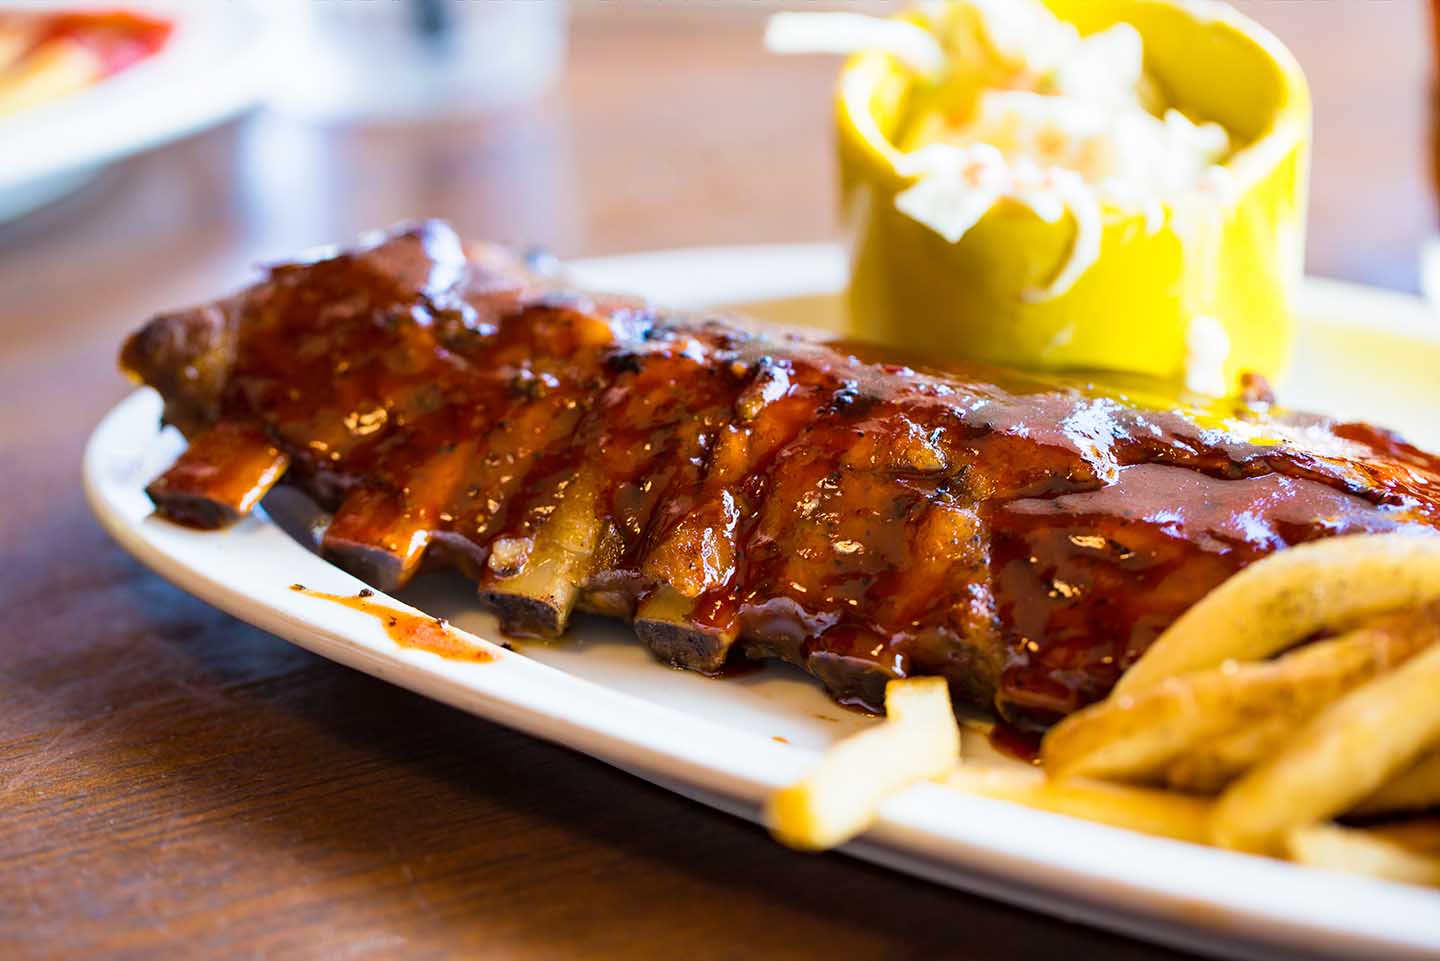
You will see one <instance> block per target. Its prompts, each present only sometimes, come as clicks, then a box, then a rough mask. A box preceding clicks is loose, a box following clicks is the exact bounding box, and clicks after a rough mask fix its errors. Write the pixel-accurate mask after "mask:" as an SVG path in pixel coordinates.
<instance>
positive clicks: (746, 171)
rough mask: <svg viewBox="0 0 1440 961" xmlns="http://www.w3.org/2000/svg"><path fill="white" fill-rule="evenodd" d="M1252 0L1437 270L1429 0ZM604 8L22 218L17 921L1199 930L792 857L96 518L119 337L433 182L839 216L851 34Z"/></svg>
mask: <svg viewBox="0 0 1440 961" xmlns="http://www.w3.org/2000/svg"><path fill="white" fill-rule="evenodd" d="M1241 6H1242V7H1244V8H1245V9H1246V10H1247V11H1248V12H1251V13H1253V14H1255V15H1256V16H1259V17H1261V18H1262V19H1264V20H1266V21H1267V22H1269V23H1271V24H1272V25H1273V26H1274V27H1275V29H1276V30H1277V31H1279V32H1280V33H1281V34H1282V35H1283V36H1285V37H1286V38H1287V39H1288V40H1290V41H1291V42H1292V44H1293V45H1294V46H1295V47H1296V49H1297V52H1298V53H1299V55H1300V56H1301V58H1302V60H1304V61H1305V62H1306V63H1307V65H1308V66H1309V67H1310V71H1311V78H1312V82H1313V84H1314V87H1315V93H1316V99H1317V104H1318V110H1319V120H1318V124H1317V129H1318V135H1319V148H1320V155H1319V157H1318V159H1317V161H1316V164H1315V190H1316V202H1315V207H1314V217H1313V221H1312V244H1311V253H1312V260H1311V263H1312V267H1313V268H1314V269H1316V270H1318V271H1319V272H1322V273H1328V274H1333V275H1338V276H1343V277H1347V278H1350V279H1357V280H1367V281H1372V282H1381V283H1387V284H1389V285H1391V286H1396V287H1401V288H1406V287H1413V286H1414V285H1415V276H1416V275H1415V267H1414V263H1415V259H1414V255H1415V250H1416V249H1417V247H1418V245H1419V242H1420V240H1421V239H1422V237H1423V236H1424V235H1425V234H1426V233H1427V232H1428V230H1429V227H1430V223H1431V215H1430V212H1429V211H1430V207H1429V199H1428V194H1427V191H1426V189H1425V183H1424V175H1423V171H1424V169H1425V158H1424V154H1423V151H1422V149H1421V148H1422V144H1423V142H1424V136H1425V133H1424V132H1425V119H1424V113H1423V110H1424V106H1425V103H1426V93H1425V90H1426V86H1425V85H1426V83H1427V79H1426V78H1427V75H1428V66H1427V63H1428V60H1427V54H1426V51H1425V49H1424V46H1423V39H1424V30H1423V26H1424V22H1423V19H1422V8H1421V5H1420V3H1419V2H1418V0H1386V2H1374V0H1366V2H1361V0H1337V2H1333V3H1332V2H1327V3H1319V2H1315V3H1310V2H1280V0H1242V3H1241ZM597 10H598V12H596V11H595V10H586V11H582V12H581V14H580V15H579V16H577V18H576V24H575V35H574V44H573V46H574V51H573V57H572V63H571V66H570V70H569V73H568V75H567V77H566V78H565V80H564V82H563V83H562V85H561V86H560V88H559V89H558V90H556V91H554V92H553V93H552V94H550V95H548V96H547V97H546V98H545V99H544V101H543V102H542V103H540V104H538V105H535V106H531V107H527V108H525V109H518V110H510V111H507V112H503V113H500V114H496V115H491V116H485V117H476V118H471V119H468V120H455V121H447V122H445V123H436V124H431V125H424V126H418V127H417V126H413V125H411V126H389V127H386V126H372V127H348V128H323V129H322V128H314V127H308V126H305V125H303V124H301V123H299V122H296V121H293V120H289V119H286V118H283V117H277V116H270V115H261V116H254V117H251V118H248V119H246V120H244V121H242V122H239V123H236V124H233V125H230V126H229V127H226V128H224V129H222V130H219V131H216V132H213V133H211V134H208V135H205V136H203V137H201V138H198V139H196V140H192V141H190V142H187V143H183V144H179V145H176V146H174V147H171V148H167V149H165V150H162V151H159V152H157V153H154V154H152V155H149V156H146V157H143V158H139V159H137V160H134V161H131V162H127V163H125V164H123V165H121V166H120V167H118V168H117V169H115V170H112V171H110V172H108V173H107V174H106V175H104V176H103V177H102V178H101V179H100V180H99V181H98V182H97V183H96V184H95V185H93V186H92V187H90V188H89V189H87V190H86V191H85V192H83V193H82V194H80V195H78V196H77V197H74V198H72V199H70V200H68V201H66V202H64V203H62V204H60V205H58V206H56V207H54V208H52V209H49V210H46V211H43V212H41V213H39V214H36V215H34V216H32V217H30V218H28V219H27V220H25V221H22V222H20V223H18V224H14V225H10V226H8V227H5V228H0V329H3V330H4V332H5V334H6V338H5V341H4V343H3V346H0V463H3V464H4V465H5V466H4V469H3V475H0V476H3V478H4V481H5V494H6V497H5V498H4V500H3V501H0V571H3V573H0V610H3V612H4V615H5V616H4V621H3V624H4V627H3V629H0V957H5V958H27V959H28V958H66V959H68V958H84V959H86V961H98V959H125V958H195V957H205V958H212V959H228V958H237V959H238V958H388V957H405V958H413V959H425V958H446V957H458V956H479V957H506V958H525V959H529V958H537V959H538V958H575V957H583V958H651V957H653V958H672V957H685V958H742V957H743V958H746V959H764V958H787V957H845V958H909V957H914V958H922V957H924V958H931V957H950V956H956V955H963V956H964V957H967V958H971V959H976V961H984V959H990V958H994V959H1002V958H1003V959H1005V961H1016V959H1027V958H1035V959H1052V958H1055V957H1059V956H1084V957H1106V958H1160V957H1172V956H1174V955H1172V954H1171V953H1169V952H1166V951H1163V950H1161V949H1157V948H1152V947H1148V946H1144V945H1141V944H1139V943H1136V942H1131V941H1127V940H1124V939H1120V938H1115V937H1111V936H1108V935H1104V934H1101V933H1097V932H1094V931H1090V930H1088V929H1084V928H1080V927H1076V926H1073V925H1069V924H1066V923H1064V922H1061V921H1056V920H1052V919H1048V918H1045V917H1041V916H1038V915H1030V914H1026V913H1024V912H1021V911H1017V910H1013V909H1009V908H1005V907H1001V906H999V905H996V904H994V903H991V902H988V901H983V900H979V899H975V898H971V897H968V896H965V895H962V894H959V893H956V892H952V891H948V890H944V889H941V888H937V887H933V886H930V885H926V884H924V883H921V882H918V881H913V880H910V879H907V878H903V877H899V876H896V875H892V874H889V873H887V872H884V871H881V870H878V869H873V868H870V867H867V866H864V865H861V864H858V863H855V862H852V861H850V860H847V859H845V858H841V857H838V856H822V857H811V856H800V855H795V854H791V853H789V852H787V851H784V850H782V849H780V848H778V847H777V846H775V845H774V844H773V843H771V842H770V841H769V840H768V839H767V838H766V837H765V836H764V835H763V833H762V832H760V831H759V830H757V829H755V828H753V827H751V826H748V825H746V824H743V823H741V822H738V821H736V820H733V819H731V818H728V817H726V816H723V815H720V814H716V813H713V812H711V811H708V810H706V809H704V808H701V807H699V806H696V805H694V804H692V803H690V802H687V801H683V800H680V799H678V798H675V797H673V796H670V795H668V794H666V793H664V792H662V791H659V790H657V789H655V788H652V787H649V786H647V785H645V784H644V783H642V782H640V781H638V780H635V779H634V778H631V777H629V776H628V775H625V774H622V773H619V772H617V771H614V770H611V769H609V768H607V767H605V766H603V765H600V764H598V763H596V762H593V761H590V760H588V759H585V758H582V757H579V756H576V755H574V754H572V753H570V752H568V751H566V750H563V749H560V748H557V747H554V746H550V745H547V744H543V743H540V742H537V741H533V740H530V739H528V738H526V737H523V736H521V735H517V734H514V733H511V732H508V731H506V730H504V729H501V728H498V727H495V726H493V725H490V724H487V723H485V722H482V721H478V720H476V719H474V718H471V717H468V716H466V715H463V714H460V713H457V712H455V711H452V710H450V709H447V708H444V707H441V706H439V705H436V704H433V703H430V702H427V701H425V700H423V699H421V698H418V697H415V696H413V695H410V694H407V693H405V692H403V691H400V690H397V689H395V688H391V687H389V686H387V685H385V684H382V683H380V682H378V681H374V680H372V679H370V678H367V677H365V676H362V675H360V674H357V673H355V672H352V671H349V670H347V669H344V668H341V667H338V666H336V665H333V664H330V663H328V662H325V661H322V660H319V659H317V658H314V657H312V656H311V655H309V654H307V653H305V652H303V651H300V650H298V649H296V648H293V647H291V646H290V645H288V644H285V643H283V642H281V641H279V640H276V639H275V638H272V637H269V636H267V635H265V634H263V633H262V632H259V631H256V630H254V629H252V628H249V627H247V626H245V625H243V624H241V623H239V622H236V621H234V620H232V619H230V618H229V617H227V616H225V615H223V614H220V613H218V612H216V611H214V610H213V609H211V608H209V607H207V606H205V605H203V604H201V603H199V602H197V601H195V600H193V599H191V598H189V597H188V596H186V595H185V594H183V593H181V592H179V591H177V590H175V589H173V588H172V587H170V586H169V585H168V584H166V583H164V582H163V581H161V580H160V579H159V578H157V577H155V576H153V575H151V574H149V573H148V572H146V571H145V570H143V569H142V568H140V567H139V565H137V564H136V563H135V562H134V561H132V560H130V559H129V558H128V557H127V556H126V555H125V554H123V553H122V552H121V551H120V550H119V549H118V548H117V547H115V546H114V545H113V544H112V543H110V542H109V540H108V539H107V538H106V537H105V536H104V534H103V533H102V532H101V531H100V530H99V528H98V527H97V525H96V524H95V523H94V521H93V520H91V519H90V517H89V514H88V512H87V510H86V508H85V506H84V503H83V498H82V495H81V492H80V490H79V485H78V481H77V478H78V472H79V466H78V465H79V457H80V453H81V449H82V446H83V443H84V440H85V437H86V436H87V434H88V432H89V430H90V428H91V427H92V426H93V425H94V423H95V421H96V420H97V419H98V418H99V416H100V415H101V414H102V413H103V412H104V411H105V410H106V409H107V408H108V407H109V406H110V405H111V404H112V403H114V402H115V401H116V400H117V399H119V398H120V397H121V396H123V395H124V393H125V392H126V391H127V390H128V387H127V386H126V385H125V384H124V383H123V382H122V381H121V379H120V378H119V376H118V375H116V374H114V373H113V370H114V366H113V357H114V353H115V349H116V346H117V344H118V342H119V339H120V337H121V336H122V335H123V333H124V332H126V331H127V330H128V329H130V328H131V327H133V326H135V325H136V324H137V323H138V322H139V321H140V320H141V319H143V318H144V317H145V316H146V315H147V314H148V313H150V312H152V311H155V310H157V309H160V308H164V307H169V306H173V305H176V304H180V303H184V302H187V301H194V300H198V299H201V298H204V297H208V296H210V295H211V294H213V293H215V292H217V291H219V290H222V289H225V288H227V287H231V286H234V285H235V284H237V283H239V282H241V281H242V280H243V279H244V278H245V276H246V274H247V270H248V268H249V265H250V264H252V263H254V262H256V261H259V260H263V259H266V258H271V257H278V256H282V255H284V254H286V253H288V252H292V251H294V250H295V249H297V248H299V247H302V246H305V245H308V244H312V243H319V242H324V241H330V240H334V239H337V238H344V237H347V236H349V235H351V234H352V233H354V232H357V231H358V230H361V229H363V228H366V227H371V226H375V225H379V224H384V223H387V222H389V221H392V220H397V219H400V218H403V217H409V216H416V215H429V214H437V215H444V216H446V217H449V218H450V219H452V220H453V221H455V222H456V224H457V225H458V226H459V227H460V228H461V229H462V231H464V232H467V233H469V234H472V235H475V236H484V237H494V238H498V239H508V240H514V241H520V242H527V243H529V242H539V243H543V244H547V245H550V246H551V247H553V248H554V249H556V250H557V251H558V252H560V253H562V254H580V253H604V252H615V251H625V250H638V249H644V248H651V247H661V246H676V245H686V244H705V243H741V242H767V241H790V240H815V239H824V238H827V237H830V236H831V235H832V232H833V229H834V226H833V217H832V212H831V197H832V192H833V180H832V176H831V172H830V167H829V160H828V130H827V126H828V125H827V117H826V109H825V102H826V98H827V96H828V92H829V89H830V86H831V83H832V82H833V70H834V65H833V63H831V62H829V61H826V60H824V59H810V58H800V59H785V60H781V59H776V58H769V57H766V56H764V55H763V54H761V53H760V52H759V51H758V47H757V36H758V17H757V14H756V13H755V12H754V10H753V9H745V10H741V11H739V12H737V11H735V10H733V9H728V8H715V7H712V6H703V5H699V4H696V5H686V6H684V7H683V8H680V9H678V10H677V9H676V8H674V7H671V8H656V7H654V6H652V5H646V6H644V7H637V8H620V9H615V8H613V7H610V6H608V5H607V6H605V7H601V8H597ZM1379 51H1384V56H1383V57H1382V56H1380V55H1379V54H1378V52H1379Z"/></svg>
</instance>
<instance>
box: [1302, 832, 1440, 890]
mask: <svg viewBox="0 0 1440 961" xmlns="http://www.w3.org/2000/svg"><path fill="white" fill-rule="evenodd" d="M1288 847H1289V852H1290V857H1291V858H1293V859H1294V860H1296V861H1298V862H1300V863H1301V864H1308V865H1310V866H1311V867H1317V868H1328V869H1329V870H1331V871H1346V872H1349V873H1351V874H1367V875H1369V876H1370V877H1374V878H1384V879H1385V880H1387V881H1403V882H1405V883H1407V884H1426V885H1431V886H1435V887H1440V821H1435V820H1427V821H1421V822H1417V823H1414V824H1401V825H1395V826H1393V827H1385V828H1367V829H1361V828H1343V827H1339V826H1338V825H1334V824H1312V825H1305V826H1301V827H1297V828H1293V829H1292V830H1291V831H1290V834H1289V837H1288Z"/></svg>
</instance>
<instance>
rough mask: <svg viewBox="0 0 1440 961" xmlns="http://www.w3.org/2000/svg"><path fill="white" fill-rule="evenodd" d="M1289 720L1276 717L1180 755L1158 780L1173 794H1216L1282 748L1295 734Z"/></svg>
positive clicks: (1281, 715) (1283, 716)
mask: <svg viewBox="0 0 1440 961" xmlns="http://www.w3.org/2000/svg"><path fill="white" fill-rule="evenodd" d="M1297 726H1298V725H1297V724H1296V722H1295V720H1294V719H1293V718H1292V717H1288V716H1286V715H1284V714H1277V715H1274V716H1272V717H1269V718H1267V719H1265V720H1263V721H1261V722H1259V723H1258V724H1254V725H1251V726H1246V727H1242V728H1240V729H1238V730H1234V731H1231V732H1229V733H1228V734H1225V735H1222V736H1220V737H1218V738H1216V739H1215V740H1213V741H1210V742H1208V743H1206V744H1198V745H1195V746H1194V747H1192V748H1190V749H1189V750H1187V751H1185V752H1184V753H1182V754H1181V755H1180V756H1179V757H1177V758H1176V759H1175V760H1173V761H1171V762H1170V763H1169V764H1168V765H1167V766H1166V767H1165V771H1164V774H1163V775H1162V776H1161V780H1162V781H1163V782H1164V783H1165V784H1166V785H1167V786H1169V787H1172V788H1174V789H1175V790H1177V791H1189V792H1190V793H1192V794H1218V793H1220V791H1221V790H1223V789H1224V788H1225V786H1226V785H1228V784H1229V783H1230V782H1231V781H1233V780H1235V779H1236V778H1237V777H1239V776H1240V775H1242V774H1244V773H1245V772H1246V771H1248V770H1250V769H1251V768H1252V767H1254V766H1255V765H1256V764H1258V763H1260V762H1261V761H1263V760H1264V759H1265V758H1267V757H1269V756H1270V755H1272V754H1274V753H1276V752H1277V751H1279V750H1280V749H1281V748H1282V747H1284V745H1285V742H1286V741H1288V740H1290V737H1291V736H1292V735H1293V734H1294V733H1295V730H1296V728H1297Z"/></svg>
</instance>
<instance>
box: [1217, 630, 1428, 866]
mask: <svg viewBox="0 0 1440 961" xmlns="http://www.w3.org/2000/svg"><path fill="white" fill-rule="evenodd" d="M1437 691H1440V645H1432V646H1430V647H1429V648H1427V649H1426V650H1424V651H1422V652H1421V653H1419V654H1417V655H1416V656H1415V657H1413V658H1411V659H1410V660H1409V661H1408V662H1406V663H1405V664H1403V665H1401V666H1400V667H1398V668H1396V669H1395V670H1394V671H1391V672H1390V673H1389V674H1386V675H1384V676H1382V677H1379V678H1377V679H1376V680H1374V681H1371V682H1370V683H1369V684H1366V685H1365V686H1363V687H1361V688H1358V689H1357V690H1354V691H1352V692H1350V693H1349V694H1347V695H1346V696H1345V697H1344V698H1342V699H1341V700H1339V701H1337V702H1336V703H1335V704H1333V705H1332V706H1331V707H1329V708H1328V709H1327V710H1325V711H1324V712H1323V713H1321V714H1320V716H1319V717H1317V718H1315V719H1314V720H1313V721H1312V722H1311V723H1310V724H1309V725H1307V726H1306V727H1305V728H1304V729H1303V730H1302V731H1300V732H1299V733H1298V734H1297V735H1296V737H1295V738H1294V739H1293V740H1292V741H1291V742H1290V744H1289V745H1287V746H1286V748H1285V749H1284V750H1282V751H1281V752H1280V753H1279V754H1277V755H1276V756H1274V757H1272V758H1270V759H1269V760H1267V761H1265V762H1264V763H1262V764H1260V765H1259V766H1257V767H1255V768H1253V769H1252V770H1251V771H1249V772H1248V773H1247V774H1246V775H1245V776H1244V777H1242V778H1240V779H1239V780H1238V781H1236V782H1235V783H1234V784H1233V785H1231V786H1230V787H1229V788H1228V789H1227V790H1226V791H1225V793H1224V794H1222V795H1221V796H1220V800H1219V801H1218V802H1217V804H1216V807H1215V813H1214V817H1213V819H1212V827H1213V830H1214V836H1215V840H1216V842H1217V843H1219V844H1221V845H1223V846H1225V847H1229V848H1236V849H1239V850H1244V851H1255V852H1259V853H1267V854H1269V853H1278V852H1280V851H1281V850H1282V849H1283V847H1284V845H1285V840H1286V837H1287V836H1288V834H1289V833H1290V831H1291V830H1292V829H1294V828H1296V827H1299V826H1302V825H1305V824H1313V823H1316V822H1320V821H1324V820H1327V819H1328V818H1330V817H1332V816H1334V815H1336V814H1340V813H1342V812H1344V811H1348V810H1349V809H1350V808H1352V807H1354V806H1355V804H1357V803H1358V802H1360V801H1361V800H1363V799H1364V798H1366V797H1368V796H1370V795H1371V794H1373V793H1374V792H1375V791H1376V790H1378V789H1379V788H1380V786H1381V785H1383V784H1384V783H1385V782H1386V781H1387V780H1389V779H1390V778H1392V777H1393V776H1395V775H1396V774H1397V773H1399V772H1400V771H1403V770H1404V769H1405V768H1407V767H1408V766H1410V765H1411V764H1413V763H1414V762H1415V761H1416V760H1417V759H1418V758H1419V757H1420V755H1421V754H1422V753H1423V752H1424V751H1425V750H1426V749H1427V748H1430V747H1433V746H1435V745H1437V743H1440V697H1437V696H1436V694H1437Z"/></svg>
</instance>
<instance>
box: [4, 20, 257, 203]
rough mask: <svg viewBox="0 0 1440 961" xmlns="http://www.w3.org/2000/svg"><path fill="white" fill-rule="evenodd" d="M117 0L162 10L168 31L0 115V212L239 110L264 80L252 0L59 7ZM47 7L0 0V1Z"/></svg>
mask: <svg viewBox="0 0 1440 961" xmlns="http://www.w3.org/2000/svg"><path fill="white" fill-rule="evenodd" d="M117 5H123V6H125V7H127V8H133V9H139V10H143V11H146V12H152V13H158V14H160V15H163V16H169V17H172V18H174V20H175V24H176V25H175V33H174V34H173V35H172V36H171V38H170V42H169V43H168V44H166V46H165V49H164V50H162V51H160V52H159V53H158V54H156V55H155V56H154V57H151V58H150V59H148V60H145V61H144V62H142V63H138V64H136V65H135V66H134V67H131V68H130V69H129V70H125V71H123V72H122V73H120V74H118V75H116V76H114V77H111V78H109V79H107V80H105V81H103V82H101V83H99V84H96V85H95V86H93V87H90V88H89V89H86V90H82V91H79V92H78V93H75V94H73V95H71V96H68V97H65V98H63V99H61V100H58V101H56V102H54V103H50V104H45V105H43V106H41V107H37V108H36V109H34V110H30V111H26V112H24V113H20V114H17V115H15V116H13V117H8V118H5V119H3V120H0V144H4V148H3V149H0V221H4V220H6V219H9V218H13V217H18V216H20V215H21V214H23V213H26V212H27V211H29V210H32V209H34V208H36V207H38V206H40V205H42V204H45V203H49V202H50V201H51V200H54V199H57V198H58V197H59V196H60V195H61V194H63V193H66V192H68V191H69V190H71V189H74V188H75V187H78V186H79V185H81V184H83V183H84V182H85V180H87V179H88V177H89V175H91V174H93V173H94V171H95V170H97V169H98V168H99V167H100V166H102V165H103V164H106V163H109V162H111V161H114V160H118V159H119V158H121V157H124V156H127V155H129V154H132V153H137V152H139V151H141V150H148V149H150V148H151V147H157V146H159V145H160V144H163V143H168V142H169V141H171V140H176V139H179V138H180V137H184V136H187V135H189V134H192V133H195V132H198V131H200V130H203V129H205V128H206V127H210V126H213V125H214V124H217V123H219V122H220V121H222V120H225V119H227V118H228V117H231V116H233V115H234V114H236V113H239V112H240V111H241V110H243V109H245V108H246V107H249V106H251V105H252V104H254V103H255V102H256V101H257V100H258V99H259V98H260V95H261V94H262V92H263V91H264V89H265V84H266V83H268V82H269V79H268V75H269V73H270V72H271V70H270V66H271V63H270V60H269V59H268V57H269V52H270V50H271V49H272V48H273V41H274V39H275V37H274V32H273V20H272V19H271V18H267V17H266V16H265V15H264V13H263V12H262V11H261V10H260V9H259V7H258V6H257V4H256V2H255V0H227V2H224V3H214V2H203V3H196V2H194V0H190V2H185V0H127V2H126V3H124V4H116V3H113V2H109V0H69V2H67V3H66V4H65V7H66V8H67V9H70V8H83V7H114V6H117ZM53 7H54V4H42V3H37V2H35V0H0V10H4V9H22V10H39V9H53Z"/></svg>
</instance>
